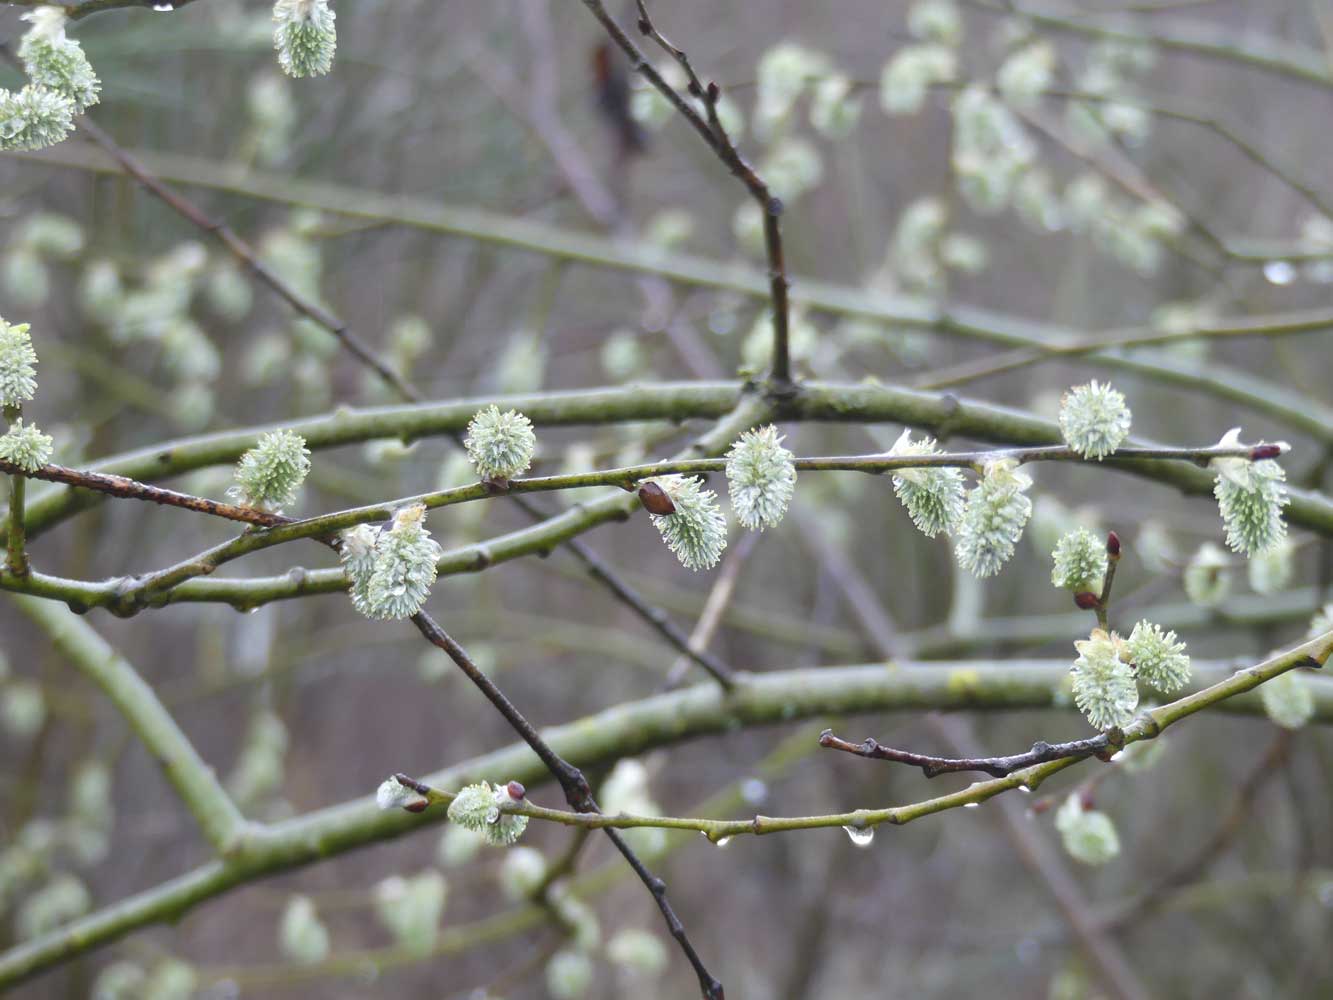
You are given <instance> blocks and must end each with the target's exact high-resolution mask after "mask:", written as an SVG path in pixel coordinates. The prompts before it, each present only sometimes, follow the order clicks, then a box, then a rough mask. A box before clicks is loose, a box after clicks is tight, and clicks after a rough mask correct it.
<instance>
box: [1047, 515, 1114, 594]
mask: <svg viewBox="0 0 1333 1000" xmlns="http://www.w3.org/2000/svg"><path fill="white" fill-rule="evenodd" d="M1052 561H1053V562H1054V564H1055V565H1054V567H1053V568H1052V569H1051V584H1052V585H1053V586H1055V587H1057V588H1061V589H1067V590H1074V591H1093V592H1096V591H1100V590H1101V587H1102V580H1103V578H1104V577H1105V576H1106V565H1107V555H1106V543H1105V542H1104V541H1102V539H1100V538H1098V537H1097V536H1096V535H1094V534H1093V533H1092V532H1091V531H1089V530H1088V529H1087V528H1079V529H1078V530H1077V531H1071V532H1070V533H1069V534H1067V535H1064V536H1063V537H1062V538H1061V539H1060V541H1058V542H1057V543H1056V545H1055V551H1054V552H1053V553H1052Z"/></svg>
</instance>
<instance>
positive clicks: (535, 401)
mask: <svg viewBox="0 0 1333 1000" xmlns="http://www.w3.org/2000/svg"><path fill="white" fill-rule="evenodd" d="M745 388H746V387H745V385H744V384H742V383H730V382H720V383H684V384H681V383H676V384H673V383H668V384H661V385H647V386H631V387H626V388H623V389H591V390H586V391H583V392H559V393H539V394H534V395H528V396H510V397H502V398H501V399H499V400H497V402H498V403H499V405H500V406H502V407H505V408H509V407H514V408H517V409H520V410H522V411H523V412H524V413H527V414H528V416H530V417H531V418H532V419H533V420H534V422H536V423H538V424H551V425H560V424H569V423H589V422H599V420H602V421H604V420H631V419H638V420H645V419H677V420H683V419H685V418H687V417H689V416H701V417H708V418H712V419H717V418H720V417H722V416H723V415H725V414H727V413H731V412H732V411H733V410H734V409H735V407H736V406H737V405H738V403H739V401H740V400H741V398H742V396H743V394H744V392H745ZM480 405H481V402H480V401H476V400H469V401H464V402H459V403H449V404H431V405H426V406H403V407H385V408H380V409H374V410H359V411H358V410H347V411H340V412H338V413H336V414H333V415H331V416H326V417H318V418H314V419H312V420H306V421H297V422H296V423H294V424H291V425H288V426H290V427H291V428H292V429H295V430H296V431H297V432H298V433H301V434H302V435H303V436H305V437H306V440H307V443H309V444H310V446H311V447H312V448H314V449H318V448H325V447H332V446H333V445H334V444H346V443H349V442H350V441H354V440H366V439H368V438H370V437H395V436H400V437H404V438H415V437H421V436H425V435H427V434H429V433H432V432H435V433H443V432H445V431H446V430H457V429H459V428H461V427H462V426H466V423H467V421H468V420H469V419H471V416H472V415H473V414H474V413H475V412H476V410H477V408H479V406H480ZM772 417H777V418H779V419H782V420H792V421H839V422H856V423H862V424H867V423H903V424H908V425H911V426H914V427H919V428H922V429H925V430H929V431H931V432H932V433H934V434H935V435H937V436H939V437H941V438H943V437H948V436H953V435H956V436H959V437H963V438H969V439H974V440H980V441H993V442H998V443H1003V444H1007V445H1014V446H1020V447H1027V446H1041V445H1050V444H1052V443H1054V442H1057V441H1059V440H1060V432H1059V428H1058V426H1057V425H1056V423H1055V422H1054V421H1049V420H1043V419H1040V418H1038V417H1035V416H1032V415H1030V414H1027V413H1024V412H1022V411H1019V410H1014V409H1010V408H1008V407H1002V406H994V405H991V404H987V403H978V402H970V401H964V400H961V399H959V398H958V397H956V396H952V395H949V394H936V393H927V392H919V391H915V390H911V389H899V388H893V387H890V386H883V385H864V384H855V385H852V384H845V383H827V382H809V383H804V384H803V385H802V386H801V390H800V392H799V394H798V395H797V396H796V397H795V398H794V399H791V400H786V401H783V402H782V403H781V404H780V405H779V406H777V407H776V409H775V410H774V411H773V412H772V413H770V414H767V415H765V416H762V417H760V416H756V417H755V419H756V420H763V419H771V418H772ZM269 429H272V428H271V427H265V428H252V429H249V430H245V431H236V432H229V433H224V434H215V435H206V436H203V437H200V438H190V439H183V440H180V441H177V442H168V443H166V444H163V445H162V446H160V447H158V448H154V449H146V450H143V451H139V452H134V453H131V454H129V455H123V456H117V457H113V458H109V459H105V460H103V461H101V462H98V463H96V464H94V465H93V466H92V469H93V470H94V471H100V472H110V473H114V474H119V475H125V476H130V477H132V478H136V479H140V478H149V477H150V476H151V475H152V474H156V475H158V476H162V475H169V474H176V473H180V472H185V471H190V470H192V469H197V468H201V467H204V466H206V465H212V464H229V463H231V462H233V461H235V459H236V458H238V457H239V456H240V454H241V453H243V452H244V451H245V450H246V449H247V448H249V447H251V446H253V444H254V443H255V442H256V440H257V439H258V436H259V434H260V433H262V432H263V431H265V430H269ZM737 433H739V431H737ZM729 442H730V439H729V438H724V439H720V440H719V441H717V442H715V443H716V451H720V450H722V449H723V448H725V447H726V445H727V444H728V443H729ZM1144 445H1146V443H1145V442H1141V441H1132V442H1130V445H1129V446H1130V447H1139V446H1144ZM1103 464H1105V465H1107V466H1109V467H1112V468H1116V469H1120V470H1123V471H1127V472H1130V473H1132V474H1134V475H1138V476H1142V477H1144V478H1147V479H1151V480H1154V481H1156V482H1158V483H1162V484H1165V485H1169V486H1173V487H1175V488H1176V489H1178V490H1179V491H1180V492H1182V493H1185V494H1187V495H1193V496H1208V497H1211V495H1212V490H1213V483H1214V478H1215V477H1214V475H1213V474H1212V473H1211V472H1209V471H1208V470H1207V469H1201V468H1199V467H1197V466H1196V465H1193V464H1190V463H1185V462H1162V461H1158V460H1155V459H1145V458H1124V459H1120V458H1114V457H1113V458H1108V459H1106V460H1105V462H1104V463H1103ZM145 473H147V475H145ZM1290 493H1291V504H1290V506H1289V507H1288V508H1287V519H1288V521H1290V522H1291V523H1292V524H1293V525H1297V526H1302V527H1307V528H1310V529H1312V530H1314V531H1316V532H1318V533H1320V534H1322V535H1325V536H1331V535H1333V501H1330V500H1329V498H1327V497H1325V496H1323V495H1322V494H1319V493H1315V492H1312V491H1308V490H1300V489H1295V488H1293V489H1291V491H1290ZM98 499H99V497H98V495H97V494H88V493H87V492H86V491H83V492H76V491H68V490H58V491H55V492H54V493H51V492H48V493H47V494H45V495H44V496H42V497H40V498H38V499H36V500H34V501H33V502H32V503H30V504H29V506H28V519H27V521H28V531H29V535H30V536H31V535H33V534H35V533H37V532H40V531H41V530H43V529H44V528H46V527H49V526H50V525H52V524H54V523H55V522H57V521H58V520H60V519H62V518H64V517H67V516H69V515H70V514H72V513H74V512H76V511H77V510H80V509H84V508H85V507H87V506H89V505H90V504H92V503H95V502H97V500H98ZM636 502H637V501H635V500H634V498H632V497H610V498H606V499H602V500H595V501H590V502H588V503H586V504H581V505H579V506H577V507H575V508H573V509H571V510H569V511H566V512H565V513H563V514H560V515H557V516H556V517H553V518H550V519H548V520H546V521H544V522H541V523H539V524H536V525H533V526H531V527H528V528H524V529H521V530H519V531H515V532H511V533H509V534H506V535H502V536H500V537H499V538H495V539H491V540H489V541H486V542H482V543H478V544H475V545H469V546H465V547H463V548H460V549H455V550H453V551H451V552H447V553H445V554H444V556H443V557H442V559H441V561H440V564H439V565H440V570H441V572H445V573H458V572H469V571H476V570H480V569H485V568H487V567H489V566H491V565H494V564H495V563H497V562H502V561H505V560H508V559H514V558H518V557H520V556H525V555H531V554H535V553H543V552H548V551H550V550H551V548H552V547H553V546H555V545H557V544H559V543H560V542H562V541H564V540H566V539H568V538H572V537H574V536H576V535H579V534H581V533H583V532H585V531H588V530H590V529H591V528H593V527H595V526H597V525H599V524H603V523H605V522H606V521H609V520H623V519H624V518H626V517H628V516H629V515H630V513H631V512H632V510H633V509H634V507H635V505H636ZM346 585H347V584H346V579H345V577H344V575H343V573H342V570H341V569H316V570H306V569H300V568H298V569H294V570H291V571H289V572H288V573H285V574H283V575H281V576H277V577H261V578H257V579H250V580H226V579H207V580H204V579H200V580H189V581H187V582H185V583H183V584H181V585H180V586H178V587H175V588H173V589H172V590H170V591H168V592H166V594H164V595H160V596H159V600H165V601H166V602H167V603H175V602H180V601H185V602H201V601H203V602H221V603H226V604H230V605H232V606H234V607H237V608H247V609H248V608H251V607H257V606H258V605H260V604H263V603H267V602H269V601H273V600H284V599H289V598H295V597H303V596H307V595H310V594H318V593H331V592H335V591H338V590H343V589H345V588H346ZM132 586H133V582H132V581H125V580H111V581H107V582H103V583H83V582H80V581H71V580H62V579H60V578H58V577H51V576H42V575H40V574H36V573H34V574H32V575H31V576H30V577H28V578H26V579H23V580H19V579H17V578H15V577H13V576H12V575H10V574H7V573H4V574H0V589H7V590H15V591H19V592H23V593H31V594H37V595H40V596H46V597H50V598H53V599H57V600H63V601H66V603H69V604H70V605H71V606H72V607H76V608H87V607H112V608H115V607H116V606H117V605H118V604H119V602H120V596H121V593H122V592H123V591H124V589H126V587H132Z"/></svg>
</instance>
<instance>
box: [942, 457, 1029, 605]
mask: <svg viewBox="0 0 1333 1000" xmlns="http://www.w3.org/2000/svg"><path fill="white" fill-rule="evenodd" d="M1031 485H1032V479H1031V477H1029V476H1027V475H1026V474H1024V473H1022V472H1019V471H1018V469H1017V463H1016V462H1014V461H1013V460H1012V459H1000V460H998V461H994V462H990V463H988V464H987V465H986V471H985V474H984V475H983V476H982V478H981V482H979V483H978V484H977V485H976V486H975V487H973V489H972V490H971V492H969V493H968V495H967V504H966V506H965V507H964V509H963V517H962V521H961V523H960V525H959V528H958V536H957V543H958V544H957V548H956V550H955V551H956V554H957V557H958V564H959V565H960V566H962V567H963V568H964V569H966V570H968V571H970V572H971V573H972V574H973V575H974V576H977V577H980V578H982V579H984V578H986V577H988V576H994V575H995V574H996V573H998V572H1000V570H1001V569H1002V568H1003V567H1004V564H1005V563H1006V562H1008V561H1009V557H1010V556H1012V555H1013V554H1014V547H1015V546H1016V545H1017V544H1018V540H1019V539H1020V538H1022V537H1023V528H1024V527H1025V526H1026V525H1027V522H1028V518H1029V517H1031V516H1032V501H1031V500H1029V499H1028V497H1027V495H1026V493H1025V491H1026V490H1027V489H1028V487H1030V486H1031Z"/></svg>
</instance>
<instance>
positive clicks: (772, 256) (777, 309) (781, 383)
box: [583, 0, 795, 395]
mask: <svg viewBox="0 0 1333 1000" xmlns="http://www.w3.org/2000/svg"><path fill="white" fill-rule="evenodd" d="M636 2H637V4H638V13H639V20H638V28H639V31H641V32H642V33H643V34H644V35H645V36H646V37H648V38H651V39H652V40H653V41H654V42H655V43H656V44H657V45H659V46H661V48H662V49H663V51H665V52H666V53H667V55H669V56H670V57H671V58H672V59H673V60H675V62H676V63H677V64H678V65H679V66H680V68H681V69H682V70H684V71H685V78H686V80H687V81H688V83H687V90H688V91H689V94H690V95H691V96H692V97H695V98H697V99H698V100H699V101H701V102H702V103H703V107H704V113H703V114H702V115H701V114H700V113H699V112H698V110H696V109H695V107H694V106H693V105H692V104H691V103H690V102H689V101H688V100H687V99H686V98H685V97H684V96H683V95H682V94H681V93H680V92H679V91H678V90H676V88H675V87H673V86H671V84H670V83H668V82H667V81H666V79H665V78H664V77H663V76H662V74H661V73H659V72H658V71H657V69H656V68H655V67H654V66H653V64H652V63H651V62H649V61H648V60H647V59H646V58H645V57H644V55H643V53H642V52H641V51H640V50H639V47H638V45H636V44H635V42H634V39H632V38H630V36H629V33H628V32H626V31H625V29H624V28H622V27H621V26H620V24H619V22H617V21H616V19H615V18H614V17H612V16H611V14H610V13H609V12H608V11H607V9H606V6H605V4H603V3H602V0H583V5H584V6H585V7H587V8H588V10H589V11H591V12H592V16H593V17H595V18H597V20H598V21H599V22H600V23H601V25H602V27H603V28H605V29H606V32H607V34H609V35H610V36H611V39H612V41H614V42H615V43H616V45H617V46H618V47H619V48H620V50H621V51H622V52H624V53H625V55H626V56H628V57H629V60H630V63H631V65H632V66H633V67H634V69H635V70H636V71H637V72H638V73H639V74H640V75H642V76H643V78H644V79H645V80H647V81H648V82H649V83H650V84H652V86H653V87H654V88H655V89H656V90H657V91H658V92H659V93H660V94H661V95H662V96H663V97H665V98H666V99H667V100H668V101H669V102H670V103H671V105H672V106H673V107H674V108H675V109H676V110H677V111H679V112H680V113H681V114H682V115H683V116H684V117H685V120H686V121H687V122H688V123H689V124H690V126H691V127H692V128H693V129H694V130H695V131H696V132H698V133H699V135H700V136H701V137H702V138H703V140H704V142H706V143H707V144H708V148H709V149H711V150H712V151H713V152H714V153H715V154H717V157H718V159H720V160H721V161H722V163H723V164H724V165H725V166H726V168H727V169H728V170H730V171H731V173H732V174H733V175H734V176H735V177H736V178H738V179H739V180H740V182H741V183H742V184H744V185H745V189H746V190H747V191H748V192H749V193H750V197H752V198H753V199H754V200H755V201H756V202H757V203H758V205H759V208H760V209H761V210H762V211H763V213H764V249H765V251H766V253H767V255H768V279H769V297H770V299H771V301H772V307H773V358H772V363H771V365H770V368H769V382H770V390H771V391H773V392H775V393H776V394H778V395H790V394H791V393H793V392H794V391H795V386H794V384H793V383H792V377H791V353H790V350H789V347H788V333H787V331H788V322H789V316H790V308H789V305H788V301H787V291H788V288H789V287H790V282H789V281H788V279H787V265H786V258H785V255H784V253H783V249H782V226H781V219H782V211H783V205H782V199H781V198H778V197H777V196H776V195H774V194H773V192H772V191H770V190H769V188H768V185H767V184H766V183H765V182H764V179H763V178H762V177H761V176H760V175H759V172H758V171H757V170H756V169H755V168H754V166H753V165H752V164H751V163H750V162H749V161H748V160H746V159H745V157H744V156H742V155H741V154H740V151H739V150H737V149H736V144H735V143H734V142H732V139H731V137H730V136H729V135H728V134H727V130H726V128H724V127H723V125H722V121H721V119H720V118H719V117H718V113H717V104H718V101H719V99H720V98H721V96H722V90H721V88H720V87H718V85H717V84H716V83H714V82H712V81H709V82H708V83H707V84H704V82H703V81H702V80H701V79H700V77H699V75H698V74H697V73H696V72H695V70H694V66H693V65H692V64H691V63H690V60H689V57H688V56H687V55H686V54H685V52H684V50H682V49H680V48H678V47H677V46H676V45H673V44H672V43H671V42H670V41H669V40H668V39H667V38H666V36H665V35H663V34H662V32H661V31H659V30H658V28H657V26H656V25H655V24H653V20H652V18H651V17H650V16H649V14H648V5H647V3H646V2H645V0H636Z"/></svg>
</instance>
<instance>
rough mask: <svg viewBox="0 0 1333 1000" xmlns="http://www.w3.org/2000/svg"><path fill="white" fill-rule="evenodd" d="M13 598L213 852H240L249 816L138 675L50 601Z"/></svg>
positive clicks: (83, 624) (86, 626)
mask: <svg viewBox="0 0 1333 1000" xmlns="http://www.w3.org/2000/svg"><path fill="white" fill-rule="evenodd" d="M14 600H15V601H16V602H17V604H18V607H19V610H21V611H22V612H23V613H24V614H25V615H27V616H28V617H29V618H30V619H32V620H33V621H34V622H35V623H36V624H37V625H38V626H40V627H41V628H42V630H43V631H45V632H46V633H47V635H48V636H49V637H50V639H51V643H52V645H54V646H55V648H56V649H57V650H59V651H60V652H61V653H63V654H64V655H65V656H67V657H68V658H69V660H70V662H72V663H73V664H74V666H75V667H76V668H78V670H79V671H80V672H81V673H83V674H84V675H85V676H86V677H87V678H88V679H89V680H91V681H92V682H93V683H94V684H96V685H97V686H98V687H99V688H101V689H102V691H103V692H104V693H105V694H106V696H107V697H108V698H109V699H110V700H111V702H112V703H113V704H114V705H115V706H116V708H117V709H118V710H119V711H120V714H121V715H122V716H124V717H125V720H126V721H127V722H128V723H129V725H130V728H131V729H133V730H134V732H135V735H137V736H138V737H139V739H140V741H141V742H142V743H143V745H144V747H145V748H146V749H147V750H148V751H149V753H151V754H152V755H153V756H154V757H155V758H156V759H157V762H158V764H160V765H161V767H162V771H163V773H164V774H165V775H166V778H167V781H168V782H170V783H171V786H172V788H174V789H175V791H176V794H177V795H179V796H180V799H181V801H182V802H184V803H185V806H186V808H187V809H189V811H190V813H191V814H192V815H193V816H194V818H195V820H196V821H197V822H198V824H199V827H200V829H202V830H203V832H204V835H205V836H206V837H207V838H208V840H209V843H211V844H212V845H213V847H214V849H215V850H216V851H217V852H218V853H219V854H220V855H227V854H229V853H231V852H234V851H236V850H237V849H238V847H239V846H240V843H241V839H242V837H243V835H244V834H245V833H246V832H247V825H246V822H245V818H244V817H243V816H242V815H241V813H240V811H239V810H238V809H237V808H236V806H235V804H234V803H233V802H232V801H231V799H230V797H228V795H227V793H226V792H225V791H224V790H223V788H222V786H221V785H220V784H219V783H218V780H217V775H216V774H215V773H214V772H213V769H212V768H211V767H209V766H208V764H207V763H205V762H204V760H203V759H202V758H201V757H200V756H199V753H198V751H196V750H195V748H194V745H193V744H192V743H191V742H190V741H189V739H188V738H187V737H186V736H185V734H184V733H183V732H181V730H180V727H179V726H177V725H176V721H175V720H174V719H173V718H172V717H171V713H169V712H168V711H167V710H166V709H165V708H164V707H163V706H162V703H161V702H160V701H159V700H158V698H157V695H156V694H155V693H154V692H153V689H152V688H151V687H149V685H148V684H147V683H145V681H144V680H143V678H142V677H140V676H139V673H138V671H136V670H135V669H134V667H133V666H132V665H131V664H130V662H129V661H128V660H126V659H125V658H124V657H123V656H121V655H120V654H119V653H117V652H116V651H115V650H114V649H112V648H111V646H110V645H108V644H107V642H106V641H105V640H104V639H103V638H102V637H101V636H100V635H98V634H97V632H96V631H95V630H94V629H93V628H92V627H91V626H90V625H89V624H88V623H87V622H85V621H84V620H83V619H81V618H79V617H78V616H76V615H74V614H71V613H70V612H69V611H67V610H65V609H64V608H61V607H58V606H57V605H55V604H52V603H51V602H50V601H41V600H36V599H34V598H31V597H23V596H19V597H15V599H14Z"/></svg>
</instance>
